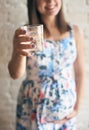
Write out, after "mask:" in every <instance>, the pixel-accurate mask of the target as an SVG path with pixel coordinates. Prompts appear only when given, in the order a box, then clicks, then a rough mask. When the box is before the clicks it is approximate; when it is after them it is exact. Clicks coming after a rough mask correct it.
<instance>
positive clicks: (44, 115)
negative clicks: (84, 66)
mask: <svg viewBox="0 0 89 130" xmlns="http://www.w3.org/2000/svg"><path fill="white" fill-rule="evenodd" d="M43 46H44V49H43V51H40V52H33V55H34V56H33V58H31V57H27V63H26V72H27V75H26V79H25V80H24V81H23V83H22V85H21V88H20V91H19V95H18V103H17V120H16V130H77V128H76V117H75V118H73V119H70V120H68V121H67V122H66V123H65V124H62V125H59V124H55V123H53V121H55V120H61V119H63V118H65V117H66V116H67V115H69V114H70V113H71V112H72V111H73V108H74V105H75V103H76V83H75V77H74V70H73V64H74V62H75V60H76V57H77V51H76V43H75V40H74V36H73V29H72V28H71V30H70V35H69V37H68V38H64V39H62V40H59V41H51V40H45V41H44V43H43Z"/></svg>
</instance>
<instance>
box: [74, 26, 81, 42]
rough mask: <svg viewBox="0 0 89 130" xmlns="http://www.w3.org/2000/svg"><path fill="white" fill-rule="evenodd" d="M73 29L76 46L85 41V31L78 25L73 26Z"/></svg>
mask: <svg viewBox="0 0 89 130" xmlns="http://www.w3.org/2000/svg"><path fill="white" fill-rule="evenodd" d="M72 28H73V32H74V38H75V41H76V44H79V43H80V42H82V41H83V31H82V30H81V29H80V28H79V27H78V26H77V25H73V26H72Z"/></svg>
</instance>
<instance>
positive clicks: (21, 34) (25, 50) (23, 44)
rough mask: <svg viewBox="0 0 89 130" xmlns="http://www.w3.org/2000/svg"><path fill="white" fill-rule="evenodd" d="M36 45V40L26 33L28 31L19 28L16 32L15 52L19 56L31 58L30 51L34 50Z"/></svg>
mask: <svg viewBox="0 0 89 130" xmlns="http://www.w3.org/2000/svg"><path fill="white" fill-rule="evenodd" d="M30 43H31V44H30ZM34 43H35V40H34V39H33V38H32V37H30V36H29V35H28V34H27V33H26V30H24V29H22V28H19V29H17V30H16V31H15V35H14V40H13V52H14V53H15V54H18V55H23V56H29V55H30V56H31V53H30V51H33V50H34V48H35V44H34Z"/></svg>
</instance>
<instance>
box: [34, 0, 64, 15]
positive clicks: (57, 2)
mask: <svg viewBox="0 0 89 130" xmlns="http://www.w3.org/2000/svg"><path fill="white" fill-rule="evenodd" d="M61 6H62V0H36V7H37V10H38V12H39V13H40V14H41V16H47V17H48V16H56V15H57V14H58V12H59V11H60V9H61Z"/></svg>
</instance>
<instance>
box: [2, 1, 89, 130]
mask: <svg viewBox="0 0 89 130" xmlns="http://www.w3.org/2000/svg"><path fill="white" fill-rule="evenodd" d="M63 2H64V10H65V15H66V18H67V20H68V21H69V22H70V23H73V24H77V25H78V26H79V27H80V28H81V29H82V31H83V34H84V39H85V40H84V48H85V66H86V85H85V95H84V98H83V101H82V105H81V109H80V112H79V115H78V127H79V129H78V130H89V105H88V104H89V101H88V97H89V96H88V95H89V94H88V92H89V87H88V86H89V83H88V77H89V67H88V66H89V50H88V49H89V44H88V43H89V0H74V1H73V0H63ZM26 22H27V8H26V0H0V130H15V110H16V102H17V95H18V91H19V87H20V84H21V81H22V80H23V78H22V79H20V80H15V81H14V80H12V79H11V78H10V76H9V73H8V69H7V65H8V62H9V60H10V57H11V53H12V40H13V34H14V31H15V29H16V28H18V27H19V26H21V25H23V24H25V23H26Z"/></svg>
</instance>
